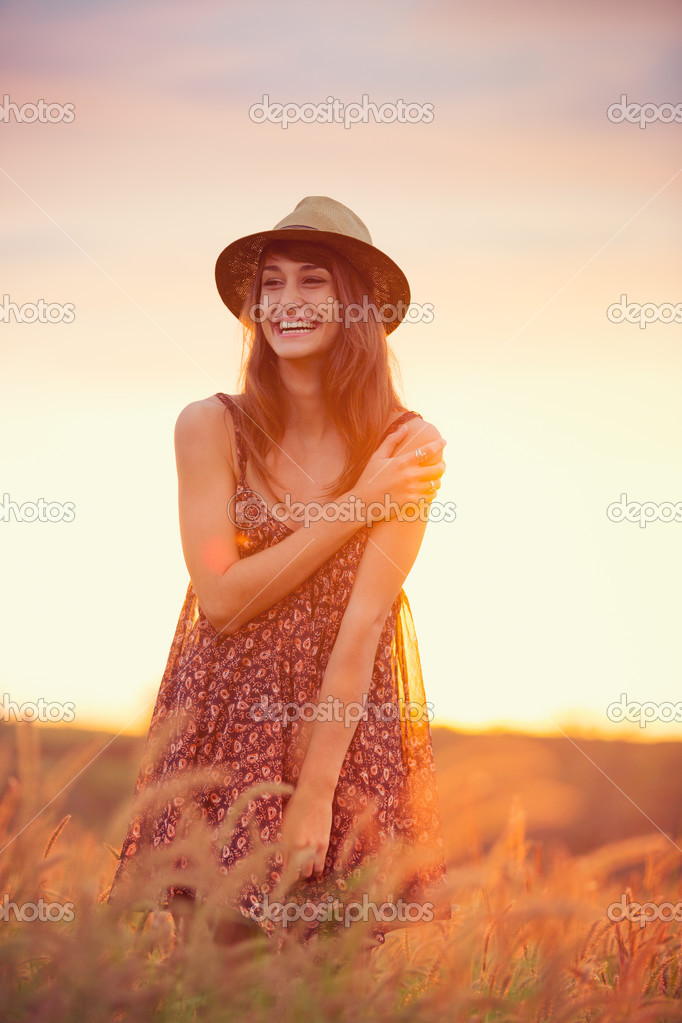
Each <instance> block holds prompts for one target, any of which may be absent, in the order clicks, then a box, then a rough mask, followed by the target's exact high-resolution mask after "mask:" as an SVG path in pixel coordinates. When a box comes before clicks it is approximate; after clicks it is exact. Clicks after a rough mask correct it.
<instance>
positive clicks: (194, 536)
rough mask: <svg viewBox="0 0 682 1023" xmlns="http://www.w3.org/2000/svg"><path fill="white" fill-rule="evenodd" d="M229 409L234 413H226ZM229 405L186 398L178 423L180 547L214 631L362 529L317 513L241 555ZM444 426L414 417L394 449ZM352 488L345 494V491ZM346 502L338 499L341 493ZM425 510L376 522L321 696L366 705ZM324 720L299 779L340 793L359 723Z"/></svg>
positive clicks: (286, 589) (263, 602)
mask: <svg viewBox="0 0 682 1023" xmlns="http://www.w3.org/2000/svg"><path fill="white" fill-rule="evenodd" d="M226 417H227V418H226ZM226 421H229V413H228V412H227V411H226V410H224V409H223V407H222V406H221V407H220V408H217V407H216V406H215V405H214V404H212V403H211V402H210V401H201V402H194V403H192V404H191V405H188V406H187V407H186V408H185V409H184V410H183V411H182V412H181V414H180V416H179V417H178V421H177V424H176V431H175V448H176V461H177V468H178V491H179V493H178V500H179V512H180V533H181V538H182V546H183V552H184V555H185V562H186V564H187V568H188V571H189V573H190V577H191V579H192V585H193V587H194V590H195V592H196V594H197V599H198V601H199V605H200V607H201V609H202V611H203V612H204V614H205V616H206V618H207V619H208V621H209V623H210V624H211V625H212V627H213V628H214V629H215V631H216V633H221V632H222V633H223V634H228V635H229V634H232V633H234V632H235V631H236V630H237V629H238V628H239V627H240V626H241V625H242V624H244V623H245V622H247V621H250V620H251V619H252V618H253V617H255V616H256V615H257V614H260V613H261V612H262V611H264V610H266V609H267V608H269V607H272V605H273V604H275V603H277V602H278V601H279V600H281V599H282V598H283V597H285V596H286V595H287V594H289V593H291V591H292V590H294V589H295V588H296V587H297V586H299V585H300V584H301V583H302V582H304V581H305V580H306V579H307V578H308V577H309V576H310V575H311V574H312V573H313V572H314V571H315V570H316V569H317V568H319V567H320V565H322V564H324V562H325V561H326V560H327V559H328V558H329V557H331V556H332V555H333V554H334V553H335V551H337V550H338V549H339V547H341V546H342V545H343V544H344V543H345V542H346V541H347V540H348V539H349V538H350V537H351V536H352V535H353V534H354V533H355V532H356V531H357V530H358V529H359V528H360V524H359V523H358V522H343V521H340V520H337V521H318V522H314V523H311V524H310V525H308V526H306V527H305V528H303V529H297V530H296V531H295V532H294V533H293V534H291V535H290V536H287V537H285V538H284V539H283V540H282V541H280V542H279V543H277V544H274V545H273V546H272V547H269V548H267V549H265V550H263V551H259V552H258V553H256V554H253V555H251V556H250V557H248V558H245V559H241V558H240V556H239V550H238V548H237V544H236V540H235V534H234V527H233V526H232V525H231V523H230V522H229V520H228V519H227V516H226V513H225V509H226V507H227V505H228V503H229V502H230V499H231V498H232V496H233V495H234V493H235V490H236V479H235V471H234V467H233V464H232V462H233V459H232V454H231V451H230V443H229V442H228V438H227V435H226V432H225V423H226ZM440 439H441V437H440V432H439V431H438V430H437V429H436V427H435V426H433V425H432V424H430V423H427V422H425V421H424V420H423V419H420V418H415V419H412V420H410V421H409V422H408V423H407V430H406V432H405V435H404V437H403V440H402V441H401V442H400V443H399V444H398V445H397V446H396V449H395V451H394V455H398V454H404V453H406V452H408V451H414V449H415V448H417V447H419V446H422V447H423V446H424V445H425V444H427V443H429V442H430V441H438V440H440ZM344 496H348V495H344ZM339 500H341V498H339ZM425 530H426V519H425V516H422V517H420V518H417V519H416V520H415V521H401V520H400V519H398V518H391V519H390V520H386V521H381V522H376V523H375V524H374V525H373V526H372V528H371V529H370V532H369V537H368V541H367V546H366V548H365V551H364V553H363V556H362V559H361V561H360V565H359V568H358V571H357V574H356V578H355V581H354V583H353V588H352V591H351V596H350V598H349V602H348V605H347V607H346V611H345V613H344V616H343V619H342V621H341V625H340V627H339V632H338V635H337V638H336V641H335V643H334V647H333V650H332V653H331V655H330V659H329V661H328V664H327V668H326V671H325V675H324V679H323V683H322V689H321V692H320V697H319V699H320V702H321V703H324V701H325V700H326V697H327V696H329V695H331V696H333V697H335V698H336V699H337V700H339V701H341V703H342V705H344V706H345V705H346V704H348V703H361V702H362V700H363V698H364V695H365V694H366V692H367V690H368V688H369V684H370V681H371V677H372V672H373V668H374V659H375V656H376V650H377V645H378V642H379V637H380V634H381V632H382V629H383V627H384V624H385V622H386V618H387V616H388V614H389V612H390V610H391V607H392V605H393V603H394V601H395V599H396V597H397V596H398V594H399V593H400V590H401V588H402V585H403V583H404V581H405V578H406V577H407V575H408V573H409V571H410V569H411V568H412V565H413V564H414V561H415V559H416V557H417V554H418V552H419V548H420V546H421V543H422V540H423V538H424V532H425ZM344 719H345V715H342V720H340V721H334V720H332V721H321V720H317V721H315V722H314V724H313V725H312V728H311V730H310V733H309V746H308V750H307V755H306V758H305V761H304V764H303V768H302V772H301V776H300V778H299V787H303V788H308V787H310V788H311V789H315V791H316V792H318V793H324V794H325V795H326V796H329V797H330V796H331V795H333V792H334V789H335V787H336V783H337V781H338V777H339V773H340V770H341V765H342V763H343V759H344V757H345V755H346V752H347V750H348V747H349V745H350V742H351V740H352V737H353V734H354V732H355V728H356V727H357V721H351V722H349V723H346V722H345V720H344Z"/></svg>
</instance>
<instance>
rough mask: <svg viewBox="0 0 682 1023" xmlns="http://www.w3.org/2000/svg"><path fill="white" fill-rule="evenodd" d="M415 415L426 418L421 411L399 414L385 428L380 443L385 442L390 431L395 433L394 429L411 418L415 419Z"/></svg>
mask: <svg viewBox="0 0 682 1023" xmlns="http://www.w3.org/2000/svg"><path fill="white" fill-rule="evenodd" d="M415 416H419V418H420V419H423V418H424V417H423V416H422V415H420V413H419V412H403V413H402V415H399V416H398V418H397V419H396V420H394V421H393V422H392V423H391V424H390V426H388V427H387V428H386V429H385V430H384V432H383V433H382V435H381V438H380V440H379V444H383V442H384V441H385V440H386V438H387V437H388V435H389V433H393V431H394V430H397V429H398V427H399V426H402V424H403V423H406V422H407V421H408V420H409V419H414V417H415Z"/></svg>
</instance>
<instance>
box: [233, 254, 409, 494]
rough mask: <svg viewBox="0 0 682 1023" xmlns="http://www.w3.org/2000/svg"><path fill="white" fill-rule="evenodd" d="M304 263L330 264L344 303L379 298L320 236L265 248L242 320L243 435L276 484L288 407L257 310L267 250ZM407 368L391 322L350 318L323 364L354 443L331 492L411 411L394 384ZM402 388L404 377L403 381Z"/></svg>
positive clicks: (352, 476)
mask: <svg viewBox="0 0 682 1023" xmlns="http://www.w3.org/2000/svg"><path fill="white" fill-rule="evenodd" d="M275 253H276V254H277V255H278V256H282V257H284V258H289V259H292V260H296V261H298V262H314V263H315V264H316V265H318V266H321V267H324V268H325V269H326V270H328V271H329V272H330V273H331V275H332V279H333V281H334V285H335V287H336V294H337V295H338V299H339V302H340V304H341V308H342V309H345V308H346V307H347V305H349V304H352V303H358V304H362V302H363V296H367V298H366V299H365V301H369V302H374V297H373V295H372V293H371V289H370V288H369V286H368V285H367V284H366V283H365V282H364V280H363V279H362V277H361V276H360V275H359V273H358V272H357V270H356V269H355V267H353V266H352V265H351V264H350V263H349V262H348V261H347V260H346V259H345V258H344V257H343V256H341V255H340V254H338V253H336V252H334V250H333V249H331V248H328V247H326V246H324V245H319V244H317V243H315V242H306V241H304V242H300V241H286V240H284V241H279V242H276V243H273V244H272V245H270V246H269V247H266V248H265V249H264V250H263V252H262V253H261V256H260V260H259V263H258V268H257V271H256V274H255V277H254V279H253V281H252V282H251V287H250V289H249V293H248V295H247V296H246V299H245V301H244V305H243V307H242V312H241V315H240V322H241V324H242V328H243V334H244V342H243V349H242V361H241V367H240V372H239V379H238V385H239V386H240V387H241V393H240V395H239V406H240V408H241V410H242V416H241V421H242V433H243V434H244V439H245V442H246V445H247V450H248V453H249V458H251V459H252V462H253V466H254V468H255V469H256V471H257V473H258V476H259V478H261V479H263V480H264V481H265V482H266V483H267V484H268V486H269V487H270V488H271V489H274V488H273V487H272V484H273V482H274V483H276V484H277V486H278V487H281V481H280V480H279V479H277V478H276V477H275V475H274V473H273V472H271V471H270V470H269V469H268V467H267V465H266V463H265V458H266V455H267V453H268V451H269V449H270V447H271V446H272V443H271V442H272V441H274V442H276V443H279V441H280V439H281V438H282V436H283V435H284V429H285V425H286V417H287V411H288V410H287V408H286V393H285V391H284V389H283V387H282V383H281V379H280V375H279V366H278V360H277V356H276V355H275V353H274V352H273V350H272V348H271V347H270V345H269V344H268V342H267V340H266V338H265V334H264V333H263V328H262V325H261V323H260V322H258V320H257V319H256V320H254V319H252V318H251V315H250V311H251V310H253V309H254V307H255V306H256V305H257V304H258V303H259V302H260V298H261V278H262V268H263V266H264V263H265V258H266V256H271V255H274V254H275ZM393 374H395V375H396V376H397V377H398V380H400V368H399V366H398V364H397V360H396V358H395V355H394V353H393V352H392V351H391V349H390V347H389V346H388V343H387V340H386V332H385V330H384V326H383V323H381V322H380V321H379V322H377V321H376V320H375V318H374V317H373V316H371V315H370V316H367V317H363V319H361V320H359V321H358V322H355V323H348V324H346V323H345V322H342V323H341V324H340V327H339V333H338V337H337V340H336V342H335V343H334V345H332V347H331V348H330V349H329V351H328V352H327V358H326V360H325V362H324V366H323V370H322V394H323V400H324V404H325V408H326V410H327V413H328V415H329V417H330V419H331V420H332V421H333V422H334V424H335V426H336V428H337V430H338V433H339V435H340V437H341V438H342V440H343V442H344V444H345V447H346V462H345V465H344V468H343V470H342V472H341V474H340V475H339V476H338V477H337V478H336V480H334V481H333V483H331V484H329V486H328V487H326V488H325V492H326V495H327V496H328V497H330V498H331V497H335V496H338V495H339V494H342V493H345V491H347V490H348V489H349V488H350V487H352V486H353V485H354V484H355V483H356V481H357V479H358V478H359V476H360V475H361V473H362V471H363V469H364V467H365V465H366V464H367V462H368V461H369V458H370V456H371V455H372V454H373V453H374V451H375V450H376V448H377V447H378V444H379V439H380V437H381V435H382V433H383V432H384V430H385V429H386V427H387V426H388V424H389V419H390V415H391V413H392V412H393V411H396V410H397V411H405V406H404V405H403V404H402V402H401V401H400V399H399V397H398V395H397V393H396V390H395V387H394V384H393ZM401 386H402V382H401Z"/></svg>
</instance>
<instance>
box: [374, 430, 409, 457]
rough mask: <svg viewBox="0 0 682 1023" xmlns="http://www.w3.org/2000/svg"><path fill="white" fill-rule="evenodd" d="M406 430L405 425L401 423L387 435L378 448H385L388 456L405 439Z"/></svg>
mask: <svg viewBox="0 0 682 1023" xmlns="http://www.w3.org/2000/svg"><path fill="white" fill-rule="evenodd" d="M406 430H407V423H402V424H401V425H400V426H397V427H396V428H395V430H393V431H392V432H391V433H389V435H388V437H387V438H386V439H385V441H384V442H383V444H381V445H380V448H385V449H386V451H388V452H389V454H390V452H391V451H393V449H394V448H395V447H397V446H398V444H399V442H400V441H403V440H404V439H405V431H406Z"/></svg>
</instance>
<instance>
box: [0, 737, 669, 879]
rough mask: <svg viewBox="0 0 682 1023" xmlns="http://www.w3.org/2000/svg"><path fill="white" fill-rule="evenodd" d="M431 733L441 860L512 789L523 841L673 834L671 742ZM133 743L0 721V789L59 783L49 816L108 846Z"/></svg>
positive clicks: (566, 842)
mask: <svg viewBox="0 0 682 1023" xmlns="http://www.w3.org/2000/svg"><path fill="white" fill-rule="evenodd" d="M22 732H23V733H24V734H23V735H22V734H21V733H22ZM432 737H433V748H434V758H435V762H436V771H437V780H438V790H439V795H440V802H441V811H442V820H443V833H444V839H445V845H446V850H447V860H448V863H451V864H457V863H460V862H464V861H465V860H468V859H470V858H471V857H472V856H476V855H477V854H478V853H481V852H485V851H486V850H487V849H489V848H490V846H491V845H492V844H493V843H494V842H495V841H496V840H497V839H498V838H499V836H500V834H501V833H502V831H503V830H504V827H505V824H506V822H507V819H508V817H509V811H510V807H511V805H512V802H513V800H514V797H518V799H519V800H520V805H521V806H522V808H523V809H524V810H525V812H526V814H527V834H528V837H529V838H530V839H533V840H536V841H539V842H543V843H544V844H545V845H546V846H547V847H556V846H562V847H564V848H565V849H566V850H567V851H569V852H571V853H573V854H580V853H584V852H589V851H590V850H593V849H595V848H597V847H599V846H601V845H604V844H605V843H608V842H614V841H619V840H622V839H627V838H632V837H634V836H637V835H643V834H647V833H651V832H654V831H656V829H657V828H660V829H661V830H662V831H663V832H665V833H666V834H668V835H670V836H672V837H675V836H677V838H678V839H679V838H680V836H681V835H682V743H679V742H661V743H656V744H649V743H647V744H638V743H632V742H626V741H608V742H607V741H603V740H598V739H575V740H573V741H574V742H575V745H573V743H572V742H571V741H569V740H568V739H566V738H563V737H558V738H554V737H552V738H545V737H536V736H530V735H516V734H496V733H486V734H479V735H470V734H466V733H461V732H456V731H454V730H452V729H449V728H442V727H437V726H432ZM144 743H145V740H144V738H141V737H135V736H126V735H121V736H118V737H116V738H113V735H110V734H107V733H105V732H92V731H86V730H83V729H77V728H71V727H69V726H61V727H60V726H56V725H44V726H39V725H31V726H18V725H16V724H9V723H0V792H3V791H4V790H5V787H6V784H7V780H8V778H9V777H10V775H13V776H15V777H20V778H24V780H25V784H26V786H27V787H28V788H29V789H30V787H31V786H33V789H34V798H35V800H36V810H38V809H40V806H42V805H44V804H45V803H46V802H47V801H48V799H51V798H52V797H53V796H55V795H56V793H58V792H60V790H62V789H63V791H61V793H60V794H59V795H58V796H57V798H56V799H55V800H54V802H53V804H52V805H51V812H52V813H54V812H56V813H57V814H58V816H59V817H61V816H64V815H65V814H67V813H70V814H72V816H73V818H74V824H75V823H76V822H80V823H81V825H82V826H83V827H85V828H87V829H88V830H90V831H93V832H94V833H95V834H96V835H97V836H99V838H100V839H101V840H102V841H106V842H109V843H111V844H112V845H113V846H115V847H116V848H120V845H121V842H122V840H123V836H124V832H125V826H126V822H127V818H128V814H129V809H130V804H131V799H132V792H133V786H134V784H135V779H136V777H137V771H138V768H139V764H140V759H141V756H142V751H143V748H144ZM576 746H577V747H580V750H582V751H583V752H580V750H579V749H577V748H576ZM79 772H80V773H79ZM75 776H76V777H75ZM74 777H75V780H73V781H72V780H71V779H73V778H74ZM38 779H42V781H40V782H38ZM37 786H39V789H37V788H36V787H37ZM619 790H622V791H619ZM38 803H40V806H38Z"/></svg>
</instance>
